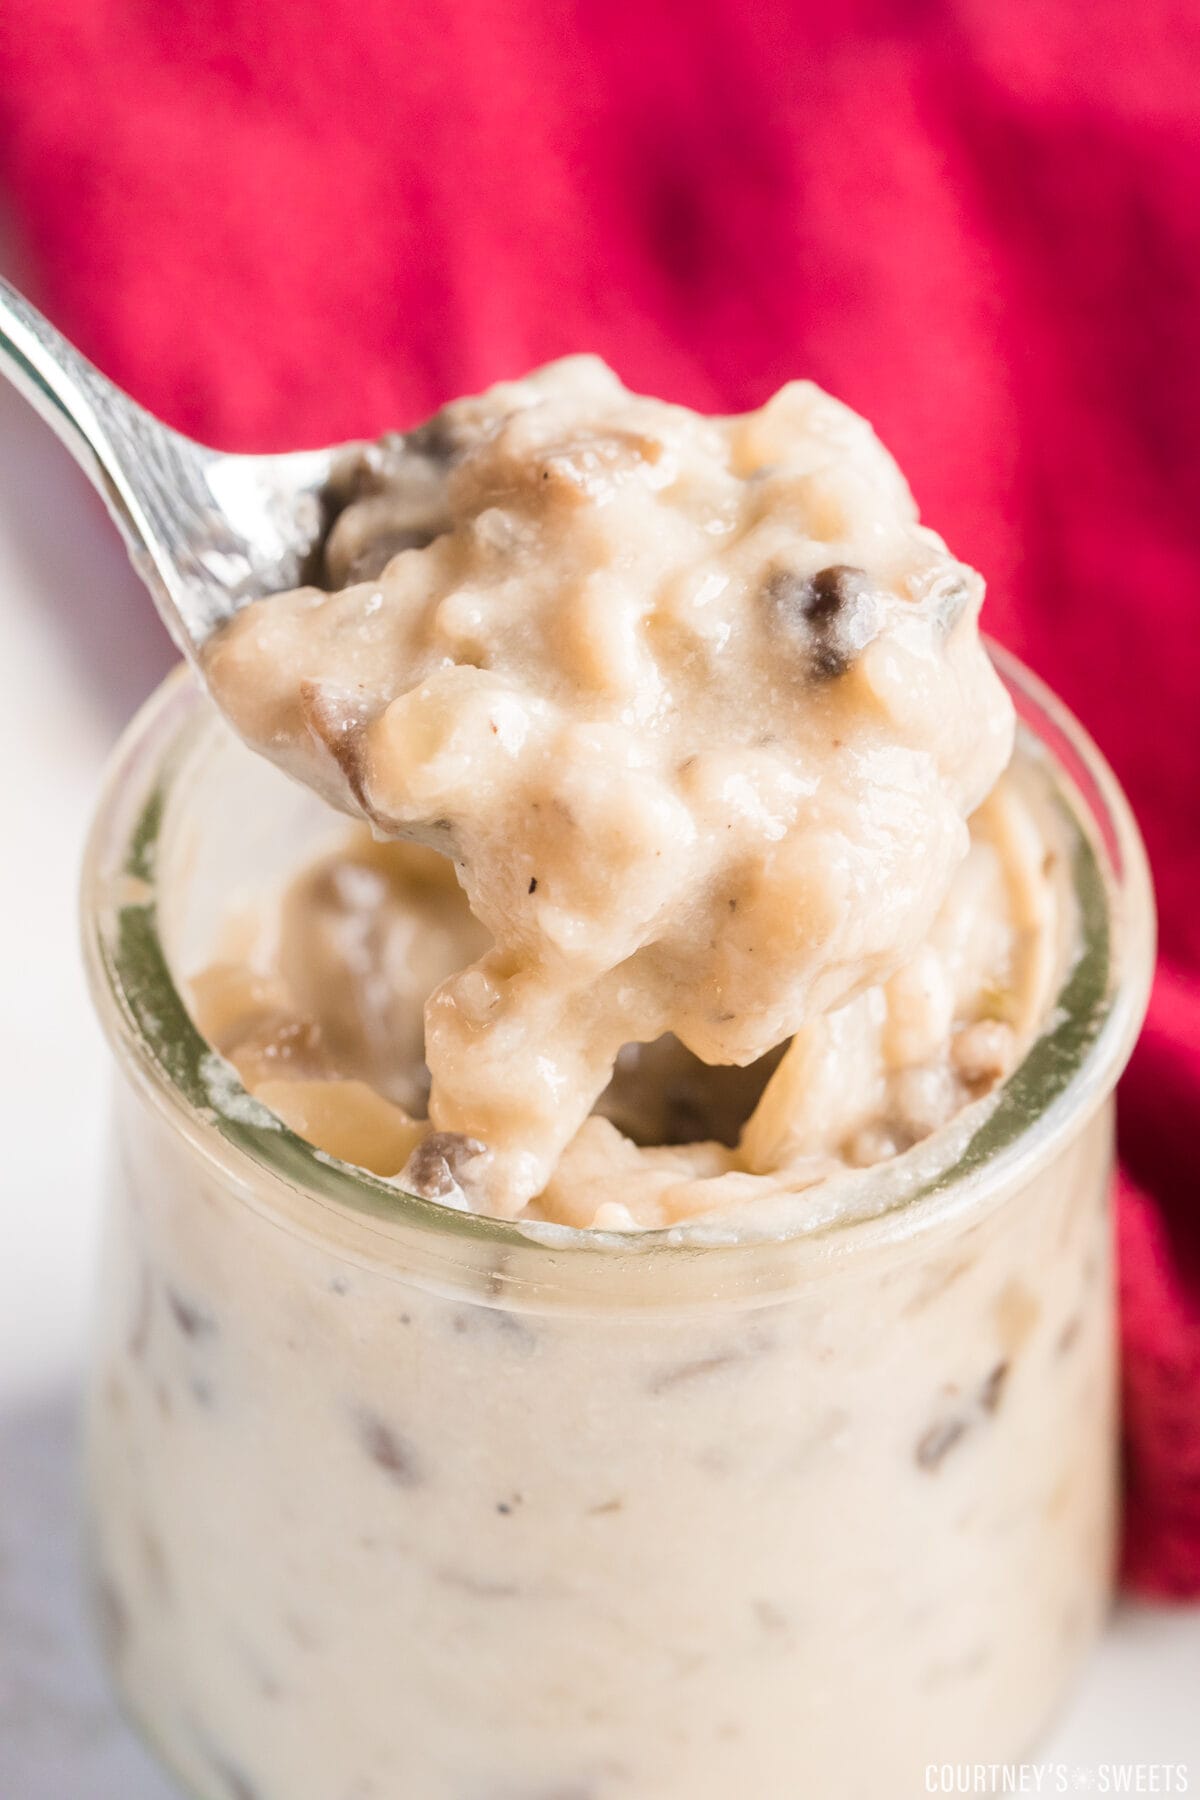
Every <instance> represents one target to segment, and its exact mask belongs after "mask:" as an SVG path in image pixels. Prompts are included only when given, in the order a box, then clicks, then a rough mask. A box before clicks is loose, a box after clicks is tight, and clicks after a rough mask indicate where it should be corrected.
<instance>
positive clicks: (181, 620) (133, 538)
mask: <svg viewBox="0 0 1200 1800" xmlns="http://www.w3.org/2000/svg"><path fill="white" fill-rule="evenodd" d="M0 373H3V374H4V375H6V376H7V377H8V379H9V380H10V381H11V382H12V384H13V386H14V387H15V388H16V389H17V390H18V392H19V393H21V394H23V395H24V396H25V398H26V399H27V400H28V401H29V402H30V404H31V405H32V406H33V407H34V408H35V409H36V410H37V411H38V412H39V413H40V414H41V415H42V417H43V419H45V421H46V423H47V424H48V425H50V426H51V427H52V429H53V430H54V431H55V432H57V434H58V436H59V437H60V438H61V439H62V441H63V443H64V444H65V445H66V446H67V449H68V450H69V451H70V452H71V454H72V456H74V458H75V460H76V461H77V462H78V463H79V464H80V466H81V467H82V469H83V470H84V473H85V474H86V475H87V476H88V478H89V480H90V481H91V482H92V484H93V486H94V487H96V488H97V489H98V490H99V492H100V494H101V495H102V496H103V498H104V501H105V503H106V505H107V506H108V510H109V512H110V513H111V514H112V516H113V518H114V519H115V520H116V522H117V525H118V527H119V529H120V531H121V535H122V536H123V537H124V539H125V543H126V546H127V548H128V550H129V555H130V559H131V561H132V563H133V566H134V568H135V569H136V570H137V572H138V574H139V575H140V576H141V578H142V580H143V581H144V582H145V583H146V586H147V587H148V588H149V589H150V592H151V594H152V595H153V597H154V602H155V605H156V606H157V607H158V610H159V612H160V613H161V615H162V618H163V622H164V624H165V625H166V627H167V630H168V631H169V632H170V634H171V636H172V638H173V639H174V640H175V643H176V644H177V645H178V647H179V649H180V650H182V651H183V653H184V655H185V656H187V657H189V658H191V660H192V661H193V662H194V661H196V660H197V658H198V657H199V654H200V651H201V649H202V647H203V645H204V642H205V640H206V639H207V638H208V637H210V636H211V634H212V633H213V631H214V630H215V629H216V628H217V627H218V626H219V625H221V624H223V623H224V622H225V620H227V619H229V618H231V617H232V615H233V614H234V613H235V612H237V611H238V610H239V608H240V607H242V606H244V605H245V604H246V602H247V601H248V600H253V599H257V598H258V597H259V596H261V595H263V594H273V593H278V592H279V591H280V590H281V589H283V588H291V587H296V586H298V585H299V584H300V583H301V582H303V581H304V580H305V578H306V576H307V575H308V573H309V567H310V564H311V563H312V562H313V561H314V559H315V555H316V553H317V552H318V551H319V549H320V546H321V542H322V539H323V536H324V532H325V529H326V525H327V522H328V521H327V510H328V509H327V507H326V505H325V502H324V493H325V489H326V485H327V483H328V481H329V478H330V475H331V472H332V470H333V468H334V465H335V463H337V462H338V461H339V460H340V459H341V458H343V457H344V456H346V455H347V454H353V453H354V451H355V450H356V449H357V448H358V446H356V445H353V444H346V445H335V446H333V447H331V448H330V449H327V450H301V451H296V452H293V453H291V454H289V455H285V456H230V455H226V454H225V453H224V452H222V451H220V450H211V449H209V448H208V446H207V445H205V444H197V443H195V442H193V440H192V439H191V438H187V437H184V436H183V435H182V434H181V433H180V432H178V431H172V430H171V428H170V427H169V426H168V425H164V424H163V423H162V421H161V420H160V419H156V418H155V417H154V415H153V413H149V412H147V411H146V410H145V408H144V407H141V406H138V405H137V404H136V402H134V401H133V400H131V399H130V398H129V396H128V394H124V393H122V391H121V389H120V388H119V387H117V386H115V385H114V383H113V382H111V381H109V380H108V379H107V377H106V376H104V375H101V373H100V371H99V369H97V368H95V367H94V366H93V365H92V364H91V363H90V362H88V360H87V358H86V357H85V356H81V355H80V353H79V351H78V350H76V349H75V347H74V345H73V344H70V343H68V342H67V340H66V338H65V337H63V335H62V333H61V332H59V331H56V330H55V328H54V326H53V325H51V323H50V321H49V320H48V319H46V318H44V317H43V315H42V314H41V313H40V312H39V311H38V310H37V308H36V307H35V306H31V305H30V303H29V301H28V300H26V298H25V296H24V295H23V294H20V293H18V292H17V290H16V289H15V288H13V287H11V286H10V285H9V284H8V282H6V281H0Z"/></svg>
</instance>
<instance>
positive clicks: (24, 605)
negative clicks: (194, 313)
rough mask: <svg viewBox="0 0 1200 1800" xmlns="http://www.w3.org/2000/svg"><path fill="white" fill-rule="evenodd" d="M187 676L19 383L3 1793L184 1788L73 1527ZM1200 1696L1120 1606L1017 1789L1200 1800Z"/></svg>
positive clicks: (14, 412) (9, 568) (2, 902)
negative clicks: (96, 829)
mask: <svg viewBox="0 0 1200 1800" xmlns="http://www.w3.org/2000/svg"><path fill="white" fill-rule="evenodd" d="M171 660H172V658H171V652H170V649H169V646H168V644H167V640H166V637H165V634H164V633H163V632H162V630H161V628H160V627H159V626H158V624H157V621H156V619H155V618H154V617H153V613H152V608H151V605H150V601H149V599H148V598H147V596H146V595H145V594H144V593H143V592H142V590H141V589H140V588H139V586H138V584H137V582H136V580H135V579H134V577H133V575H132V573H131V572H130V570H129V568H128V565H127V564H126V562H125V559H124V554H123V552H122V549H121V547H120V544H119V541H118V539H117V537H116V534H115V531H114V530H113V528H112V527H111V526H110V524H109V522H108V520H107V518H106V516H105V514H104V512H103V509H102V507H101V505H100V503H99V501H97V500H96V499H95V498H94V496H93V495H92V494H91V492H90V491H89V490H88V488H87V487H86V485H85V483H84V481H83V479H82V477H81V476H79V475H78V473H77V471H76V470H75V469H74V467H73V465H72V464H71V463H70V462H69V460H68V458H67V457H66V455H65V453H64V452H63V451H61V450H60V448H59V446H58V445H57V443H56V442H55V441H54V440H53V439H52V438H51V436H50V434H49V433H48V432H47V431H46V430H45V429H44V427H42V426H41V425H40V424H39V423H38V422H37V421H36V420H35V419H34V417H33V415H32V414H30V413H28V412H27V410H26V409H25V408H24V407H23V405H22V404H21V402H19V401H18V400H17V399H16V397H15V396H14V395H12V394H10V393H9V392H8V391H7V390H4V391H0V742H2V744H3V776H4V778H3V780H0V846H3V853H2V854H3V862H2V865H0V866H2V868H3V872H4V874H3V886H2V888H0V894H2V899H0V907H2V915H0V917H2V923H3V942H4V946H5V948H4V953H3V958H2V961H0V968H2V971H3V974H2V978H0V979H2V985H0V994H2V995H3V1020H4V1029H3V1031H2V1032H0V1130H2V1131H3V1141H4V1144H5V1154H4V1160H3V1165H2V1169H3V1172H2V1174H0V1204H2V1208H3V1211H2V1221H3V1226H2V1229H3V1238H2V1253H0V1800H171V1796H172V1795H173V1794H174V1793H175V1790H174V1789H173V1787H172V1786H171V1784H170V1783H169V1782H167V1781H166V1780H165V1779H164V1778H163V1777H162V1776H161V1775H159V1774H158V1773H157V1772H156V1770H155V1768H154V1767H153V1765H152V1763H151V1761H150V1759H149V1758H148V1757H147V1756H146V1755H145V1754H144V1753H143V1752H142V1751H141V1749H140V1747H139V1746H138V1744H137V1743H136V1742H135V1740H134V1739H133V1737H132V1735H131V1734H130V1733H129V1732H128V1731H127V1730H126V1728H125V1727H124V1726H123V1724H122V1723H121V1722H120V1720H119V1719H118V1717H117V1715H116V1713H115V1711H114V1708H113V1704H112V1701H111V1699H110V1698H109V1695H108V1692H107V1689H106V1687H105V1684H104V1681H103V1678H102V1676H101V1674H100V1672H99V1669H98V1667H97V1664H96V1661H95V1658H94V1655H93V1653H92V1648H91V1645H90V1642H89V1641H88V1637H87V1633H86V1631H85V1629H84V1626H83V1621H82V1617H81V1611H80V1604H79V1597H78V1584H77V1571H76V1553H75V1535H74V1534H75V1495H74V1490H75V1467H74V1437H75V1433H74V1414H75V1397H76V1391H77V1387H78V1377H79V1368H80V1362H81V1358H82V1356H83V1353H84V1343H85V1336H86V1326H87V1317H88V1307H89V1289H90V1284H91V1275H92V1254H93V1245H94V1241H95V1232H96V1205H97V1182H96V1177H95V1172H96V1167H97V1161H98V1157H99V1155H100V1151H101V1146H102V1143H103V1133H104V1115H105V1108H106V1101H107V1091H108V1080H107V1070H106V1067H105V1054H104V1050H103V1046H102V1044H101V1041H100V1037H99V1033H98V1031H97V1029H96V1027H95V1026H94V1024H93V1022H92V1018H91V1015H90V1012H89V1010H88V1002H87V998H86V994H85V992H84V985H83V977H82V973H81V969H80V963H79V957H78V954H77V951H76V926H75V888H76V878H77V870H78V864H79V856H80V849H81V845H82V841H83V836H84V832H85V829H86V825H87V820H88V814H89V811H90V809H91V806H92V803H93V800H94V797H95V795H96V792H97V787H98V782H99V776H100V770H101V765H102V763H103V760H104V758H105V755H106V754H107V752H108V750H109V748H110V746H111V745H112V743H113V742H114V740H115V738H116V736H117V733H118V732H119V730H120V728H121V726H122V725H123V724H124V722H125V721H126V719H127V718H128V717H129V716H130V714H131V713H132V711H133V709H134V708H135V706H136V705H137V703H138V701H139V700H140V699H141V698H142V697H143V696H144V695H145V694H147V693H148V692H149V690H150V688H151V687H152V686H153V684H154V682H155V680H156V679H157V677H158V676H159V675H160V674H161V673H162V672H164V671H165V669H166V668H167V667H168V666H169V664H170V662H171ZM1198 1696H1200V1608H1196V1609H1191V1610H1183V1609H1180V1610H1173V1611H1172V1610H1166V1609H1155V1608H1150V1607H1142V1606H1130V1605H1126V1606H1124V1607H1122V1608H1121V1609H1120V1610H1119V1612H1118V1614H1117V1617H1116V1619H1115V1620H1114V1622H1113V1625H1112V1627H1111V1629H1110V1631H1109V1633H1108V1636H1107V1638H1106V1640H1105V1642H1104V1644H1103V1645H1102V1647H1101V1650H1100V1652H1099V1654H1098V1655H1097V1656H1096V1657H1095V1658H1094V1660H1093V1661H1092V1663H1091V1665H1090V1668H1089V1671H1088V1674H1087V1677H1086V1679H1085V1682H1084V1684H1083V1687H1082V1690H1081V1691H1080V1693H1079V1694H1078V1696H1077V1698H1076V1700H1075V1703H1074V1705H1073V1706H1072V1708H1071V1709H1070V1711H1069V1712H1068V1715H1067V1716H1066V1717H1065V1718H1064V1719H1063V1721H1062V1722H1061V1724H1060V1726H1059V1728H1058V1729H1057V1731H1056V1732H1055V1733H1054V1735H1053V1737H1052V1739H1051V1740H1050V1741H1049V1742H1048V1743H1047V1744H1046V1745H1045V1746H1044V1747H1043V1749H1042V1750H1041V1752H1040V1759H1039V1764H1038V1765H1033V1766H1031V1767H1030V1768H1029V1769H1027V1770H1026V1771H1025V1772H1024V1773H1023V1774H1022V1773H1021V1772H1020V1771H1018V1772H1017V1777H1014V1779H1016V1778H1018V1777H1019V1778H1020V1779H1021V1780H1022V1782H1023V1783H1024V1787H1023V1789H1017V1790H1015V1791H1026V1792H1039V1791H1040V1792H1042V1793H1055V1792H1071V1793H1087V1792H1093V1793H1103V1792H1112V1793H1115V1792H1133V1793H1140V1792H1146V1793H1169V1792H1174V1793H1178V1792H1180V1791H1185V1790H1183V1789H1182V1788H1181V1786H1180V1777H1179V1776H1178V1774H1172V1773H1171V1772H1170V1771H1169V1770H1165V1769H1164V1768H1163V1767H1162V1766H1163V1765H1181V1764H1182V1765H1187V1766H1188V1767H1189V1769H1190V1791H1191V1792H1193V1793H1194V1792H1196V1791H1197V1790H1200V1705H1198V1704H1197V1697H1198ZM1113 1765H1120V1767H1119V1768H1114V1767H1113ZM1126 1770H1127V1771H1128V1772H1127V1773H1126V1772H1124V1771H1126ZM1139 1770H1140V1773H1139ZM931 1779H934V1780H935V1781H936V1780H937V1779H939V1777H937V1776H934V1777H932V1778H931ZM1038 1782H1040V1784H1041V1785H1040V1787H1039V1786H1038V1785H1036V1784H1037V1783H1038ZM932 1791H938V1789H937V1788H936V1787H935V1788H934V1789H933V1790H932ZM985 1791H986V1790H985ZM996 1791H1014V1790H1013V1789H1011V1788H1010V1789H1007V1790H1004V1789H1000V1788H997V1789H996ZM280 1800H286V1797H284V1796H280ZM331 1800H332V1796H331ZM389 1800H392V1797H390V1796H389ZM395 1800H420V1796H415V1795H414V1796H411V1797H408V1796H404V1797H401V1796H396V1797H395ZM797 1800H800V1797H799V1796H797ZM880 1800H893V1797H891V1796H887V1797H885V1796H880Z"/></svg>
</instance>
